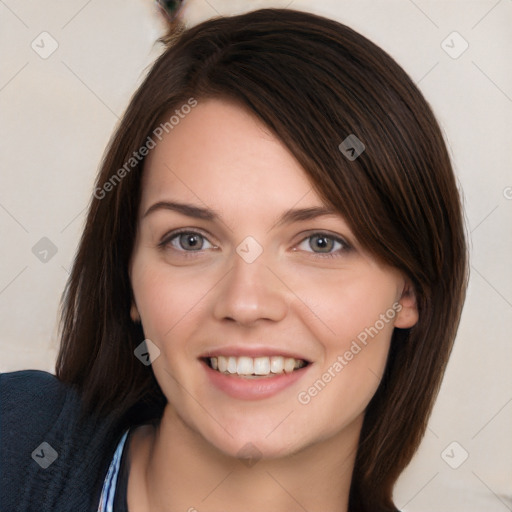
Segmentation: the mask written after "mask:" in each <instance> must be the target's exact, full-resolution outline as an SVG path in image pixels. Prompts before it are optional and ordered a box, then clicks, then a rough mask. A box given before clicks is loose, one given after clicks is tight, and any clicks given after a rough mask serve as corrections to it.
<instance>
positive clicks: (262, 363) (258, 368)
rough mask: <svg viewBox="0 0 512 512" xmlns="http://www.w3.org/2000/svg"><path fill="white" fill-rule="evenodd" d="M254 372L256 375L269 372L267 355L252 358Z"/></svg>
mask: <svg viewBox="0 0 512 512" xmlns="http://www.w3.org/2000/svg"><path fill="white" fill-rule="evenodd" d="M254 373H255V374H256V375H268V374H269V373H270V358H269V357H256V358H254Z"/></svg>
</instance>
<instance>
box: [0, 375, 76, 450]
mask: <svg viewBox="0 0 512 512" xmlns="http://www.w3.org/2000/svg"><path fill="white" fill-rule="evenodd" d="M73 394H74V391H73V390H71V389H70V388H69V387H68V386H66V385H65V384H63V383H62V382H60V381H59V380H58V379H57V377H55V376H54V375H52V374H51V373H48V372H43V371H40V370H23V371H18V372H11V373H3V374H0V433H1V436H2V442H5V440H6V439H7V438H9V437H16V438H17V439H21V437H20V435H19V434H20V433H21V432H23V434H24V435H23V436H22V438H24V439H27V438H30V437H32V436H31V435H30V434H31V433H32V434H36V433H37V432H38V431H41V429H43V430H44V429H45V427H46V426H48V425H52V424H53V423H54V422H55V420H56V418H57V417H58V415H59V414H60V412H61V409H62V407H63V405H64V403H65V401H66V399H69V398H70V395H73ZM77 401H78V400H77ZM20 431H21V432H20Z"/></svg>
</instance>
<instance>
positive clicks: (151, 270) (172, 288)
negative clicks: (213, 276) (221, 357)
mask: <svg viewBox="0 0 512 512" xmlns="http://www.w3.org/2000/svg"><path fill="white" fill-rule="evenodd" d="M148 260H149V261H148ZM213 285H214V282H210V280H209V279H208V275H207V274H206V273H201V272H198V271H197V270H196V271H190V272H188V271H184V270H183V269H181V271H180V272H172V269H171V268H170V267H169V265H167V264H166V263H165V262H163V261H158V259H155V258H151V259H150V258H149V257H148V258H146V261H145V259H144V256H143V255H141V256H140V257H139V258H138V259H135V260H134V266H133V272H132V287H133V292H134V295H135V301H136V303H137V308H138V310H139V313H140V316H141V321H142V325H143V328H144V334H145V335H146V337H147V338H149V339H151V340H152V341H154V342H155V343H156V344H157V345H158V346H159V347H164V346H165V344H166V341H167V340H168V339H179V338H180V337H177V336H175V334H176V333H177V332H184V331H186V330H187V329H192V328H193V326H194V322H193V318H194V317H195V316H196V315H198V314H200V313H201V310H202V308H203V304H204V302H205V301H204V299H205V297H206V296H207V295H208V291H209V290H211V289H212V286H213ZM173 335H174V336H173Z"/></svg>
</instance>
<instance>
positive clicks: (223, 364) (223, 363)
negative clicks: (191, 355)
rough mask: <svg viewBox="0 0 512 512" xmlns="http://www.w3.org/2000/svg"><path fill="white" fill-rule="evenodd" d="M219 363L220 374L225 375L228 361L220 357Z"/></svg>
mask: <svg viewBox="0 0 512 512" xmlns="http://www.w3.org/2000/svg"><path fill="white" fill-rule="evenodd" d="M212 359H213V358H212ZM210 361H211V359H210ZM217 361H218V364H219V372H222V373H225V372H226V370H227V369H228V360H227V359H226V358H225V357H218V358H217Z"/></svg>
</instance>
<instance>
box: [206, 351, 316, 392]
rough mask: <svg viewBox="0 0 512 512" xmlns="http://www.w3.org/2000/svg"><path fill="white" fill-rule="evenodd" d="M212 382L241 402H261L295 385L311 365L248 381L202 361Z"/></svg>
mask: <svg viewBox="0 0 512 512" xmlns="http://www.w3.org/2000/svg"><path fill="white" fill-rule="evenodd" d="M201 364H202V365H203V367H204V369H205V370H206V374H207V375H208V378H209V379H210V382H211V383H212V384H213V385H214V386H215V387H216V388H217V389H220V390H221V391H223V392H224V393H226V394H227V395H230V396H232V397H233V398H239V399H241V400H260V399H262V398H269V397H271V396H274V395H277V394H278V393H280V392H281V391H283V390H284V389H286V388H288V387H290V386H291V385H293V384H295V383H296V382H297V381H298V380H299V379H300V378H302V377H303V376H304V375H305V374H306V372H307V370H308V369H309V367H310V366H311V365H308V366H305V367H304V368H300V369H299V370H294V371H293V372H292V373H283V374H280V375H276V376H275V377H261V378H259V379H255V378H251V379H247V378H244V377H240V376H238V375H225V374H224V373H220V372H218V371H217V370H213V369H212V368H210V367H209V366H208V365H207V364H206V363H205V362H204V361H201Z"/></svg>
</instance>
